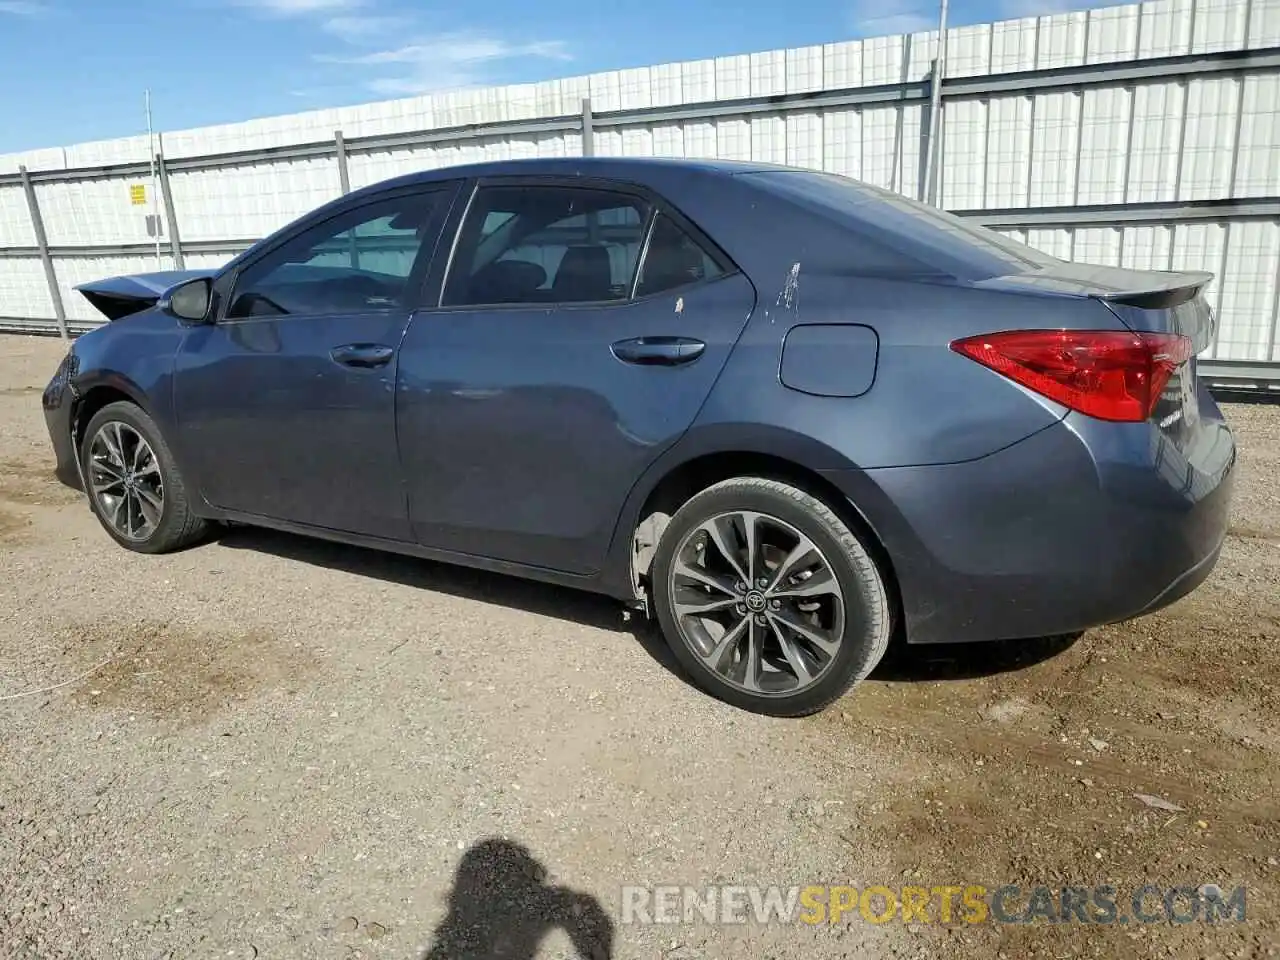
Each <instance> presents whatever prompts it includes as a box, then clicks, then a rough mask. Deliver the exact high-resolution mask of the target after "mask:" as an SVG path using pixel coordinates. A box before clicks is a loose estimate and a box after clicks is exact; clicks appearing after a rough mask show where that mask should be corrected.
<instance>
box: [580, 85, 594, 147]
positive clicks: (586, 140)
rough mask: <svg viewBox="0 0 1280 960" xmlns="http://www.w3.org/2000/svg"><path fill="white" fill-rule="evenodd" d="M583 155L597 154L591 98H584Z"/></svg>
mask: <svg viewBox="0 0 1280 960" xmlns="http://www.w3.org/2000/svg"><path fill="white" fill-rule="evenodd" d="M582 155H583V156H584V157H594V156H595V155H596V142H595V132H594V131H593V130H592V129H591V98H590V97H583V98H582Z"/></svg>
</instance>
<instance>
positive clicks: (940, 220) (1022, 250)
mask: <svg viewBox="0 0 1280 960" xmlns="http://www.w3.org/2000/svg"><path fill="white" fill-rule="evenodd" d="M741 176H746V177H751V178H755V179H758V180H760V181H761V182H762V185H766V186H768V187H769V188H770V189H771V190H773V191H775V192H777V193H780V194H783V195H785V196H789V197H791V198H793V199H796V200H799V201H801V202H803V203H805V205H807V206H814V205H817V206H819V207H822V208H825V209H826V210H828V211H830V212H831V213H834V214H836V215H837V216H838V217H840V219H848V220H853V221H857V225H858V226H859V227H860V228H861V229H862V230H863V231H867V232H871V233H873V234H874V238H875V239H876V240H878V241H880V242H881V243H883V244H884V245H885V246H888V247H892V248H894V249H896V250H899V251H900V252H902V253H907V254H909V255H911V256H913V257H916V258H917V259H920V260H922V261H925V262H928V263H931V264H937V265H938V266H943V267H946V269H947V270H948V272H951V273H956V274H960V275H964V276H966V277H968V278H972V279H986V278H989V277H999V276H1006V275H1008V274H1010V273H1026V272H1029V271H1033V270H1041V269H1044V268H1045V267H1051V266H1053V265H1054V264H1057V263H1061V261H1060V260H1058V259H1057V258H1055V257H1051V256H1049V255H1048V254H1046V253H1041V252H1040V251H1039V250H1035V249H1033V248H1031V247H1028V246H1027V245H1026V244H1023V243H1019V242H1018V241H1016V240H1013V239H1011V238H1009V237H1005V236H1002V235H1001V234H999V233H996V232H995V231H994V230H989V229H988V228H986V227H983V226H979V225H978V224H976V223H973V222H972V221H970V220H966V219H964V218H963V217H958V216H956V215H955V214H953V213H947V212H946V211H945V210H939V209H938V208H937V207H931V206H929V205H928V204H927V203H921V202H919V201H918V200H912V199H911V198H909V197H904V196H902V195H901V194H899V193H894V192H893V191H892V190H885V189H883V188H881V187H874V186H872V185H871V184H868V183H863V182H861V181H859V180H853V179H850V178H849V177H842V176H840V175H838V174H834V173H819V172H817V171H807V170H797V171H790V170H770V171H765V172H752V173H748V174H741Z"/></svg>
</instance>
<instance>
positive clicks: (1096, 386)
mask: <svg viewBox="0 0 1280 960" xmlns="http://www.w3.org/2000/svg"><path fill="white" fill-rule="evenodd" d="M951 349H952V350H954V351H955V352H956V353H960V354H963V355H964V356H966V357H969V358H970V359H972V360H976V361H978V363H981V364H982V365H983V366H986V367H990V368H991V369H992V370H995V371H996V372H997V373H1001V374H1004V375H1005V376H1006V377H1008V378H1009V379H1010V380H1013V381H1014V382H1016V383H1020V384H1022V385H1023V386H1024V387H1027V388H1028V389H1030V390H1034V391H1036V393H1039V394H1042V395H1044V396H1046V397H1048V398H1049V399H1050V400H1056V401H1057V402H1058V403H1060V404H1062V405H1063V406H1065V407H1070V408H1071V409H1072V410H1078V411H1079V412H1081V413H1085V414H1088V415H1089V416H1091V417H1097V418H1098V419H1100V420H1122V421H1130V422H1136V421H1141V420H1146V419H1147V418H1148V417H1150V416H1151V411H1152V410H1154V409H1155V406H1156V403H1157V402H1158V401H1159V399H1160V392H1161V391H1162V390H1164V388H1165V384H1167V383H1168V382H1169V377H1171V376H1172V375H1173V372H1174V371H1175V370H1176V369H1178V367H1179V366H1181V365H1182V364H1183V363H1186V362H1187V361H1188V360H1189V359H1191V353H1192V350H1191V341H1190V340H1189V339H1187V338H1186V337H1182V336H1178V335H1177V334H1173V333H1129V332H1127V331H1119V330H1010V331H1006V332H1004V333H989V334H984V335H982V336H979V337H966V338H965V339H963V340H955V341H953V342H952V343H951Z"/></svg>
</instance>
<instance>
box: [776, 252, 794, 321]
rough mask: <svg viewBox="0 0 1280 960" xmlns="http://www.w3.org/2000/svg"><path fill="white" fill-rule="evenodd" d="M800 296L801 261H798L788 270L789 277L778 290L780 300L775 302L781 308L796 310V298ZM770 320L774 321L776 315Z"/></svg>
mask: <svg viewBox="0 0 1280 960" xmlns="http://www.w3.org/2000/svg"><path fill="white" fill-rule="evenodd" d="M799 296H800V262H799V261H796V262H795V263H793V264H792V265H791V269H790V270H788V271H787V279H786V280H785V281H783V284H782V289H781V290H780V291H779V292H778V300H777V302H776V303H775V304H774V306H775V307H777V308H778V309H780V310H794V309H795V306H796V300H797V299H798V298H799ZM769 322H770V323H773V322H775V321H774V317H773V316H772V315H771V316H770V317H769Z"/></svg>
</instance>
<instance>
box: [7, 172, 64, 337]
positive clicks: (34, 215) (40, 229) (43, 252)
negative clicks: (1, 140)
mask: <svg viewBox="0 0 1280 960" xmlns="http://www.w3.org/2000/svg"><path fill="white" fill-rule="evenodd" d="M18 175H19V176H20V177H22V190H23V192H24V193H26V195H27V210H28V212H30V214H31V229H32V231H33V232H34V233H35V235H36V246H37V247H39V248H40V262H41V263H42V264H43V265H44V279H45V282H46V283H47V284H48V285H49V299H50V300H51V301H53V316H54V318H55V319H56V320H57V321H58V332H59V333H60V334H62V339H63V340H70V339H71V334H70V333H68V332H67V312H66V310H64V309H63V307H62V291H61V290H59V289H58V274H57V273H56V272H55V271H54V269H53V257H52V256H50V255H49V238H48V236H46V235H45V232H44V219H43V218H42V217H41V216H40V204H39V202H38V201H37V200H36V188H35V187H34V186H32V184H31V174H29V173H27V168H26V167H18Z"/></svg>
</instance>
